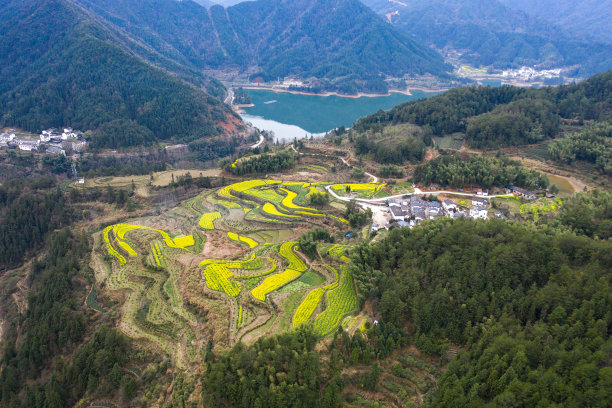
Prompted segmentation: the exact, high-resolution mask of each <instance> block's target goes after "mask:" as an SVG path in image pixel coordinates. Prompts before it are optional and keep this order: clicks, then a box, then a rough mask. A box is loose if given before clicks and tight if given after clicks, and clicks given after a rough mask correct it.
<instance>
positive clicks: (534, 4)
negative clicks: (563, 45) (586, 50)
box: [501, 0, 612, 43]
mask: <svg viewBox="0 0 612 408" xmlns="http://www.w3.org/2000/svg"><path fill="white" fill-rule="evenodd" d="M501 2H502V3H504V4H505V5H506V6H508V7H510V8H514V9H517V10H522V11H524V12H525V13H527V14H531V15H534V16H538V17H540V18H541V19H543V20H547V21H550V22H552V23H555V24H557V25H559V26H561V27H563V29H565V30H567V31H569V32H571V33H575V34H577V35H581V36H583V37H587V38H595V39H599V40H601V41H606V42H608V43H612V24H610V21H612V2H609V1H601V0H577V1H576V0H572V1H569V0H554V1H553V0H501Z"/></svg>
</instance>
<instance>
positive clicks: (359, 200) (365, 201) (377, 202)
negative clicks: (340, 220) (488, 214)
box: [325, 184, 509, 205]
mask: <svg viewBox="0 0 612 408" xmlns="http://www.w3.org/2000/svg"><path fill="white" fill-rule="evenodd" d="M332 185H333V184H330V185H328V186H325V189H326V190H327V191H328V192H329V193H330V194H331V195H332V196H333V197H334V198H336V199H338V200H341V201H351V200H355V201H356V202H357V203H363V204H373V205H382V203H384V202H385V201H387V200H392V199H394V198H401V197H404V196H410V195H425V194H431V195H438V194H451V195H458V196H463V197H480V198H486V199H489V198H498V197H509V195H507V194H503V195H491V196H479V195H476V194H470V193H458V192H455V191H446V190H438V191H421V190H420V189H418V188H415V189H414V193H404V194H396V195H392V196H388V197H382V198H372V199H367V198H349V197H342V196H339V195H338V194H336V193H335V192H334V190H333V189H332V188H331V187H332Z"/></svg>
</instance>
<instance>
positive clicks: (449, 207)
mask: <svg viewBox="0 0 612 408" xmlns="http://www.w3.org/2000/svg"><path fill="white" fill-rule="evenodd" d="M442 207H444V211H446V212H447V213H449V212H455V211H457V210H458V207H457V204H455V202H454V201H453V200H450V199H446V200H444V201H442Z"/></svg>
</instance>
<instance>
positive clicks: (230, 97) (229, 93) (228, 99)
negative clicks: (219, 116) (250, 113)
mask: <svg viewBox="0 0 612 408" xmlns="http://www.w3.org/2000/svg"><path fill="white" fill-rule="evenodd" d="M233 100H234V91H232V89H231V88H229V89H228V90H227V96H226V97H225V100H224V101H223V102H224V103H225V104H226V105H231V104H232V101H233Z"/></svg>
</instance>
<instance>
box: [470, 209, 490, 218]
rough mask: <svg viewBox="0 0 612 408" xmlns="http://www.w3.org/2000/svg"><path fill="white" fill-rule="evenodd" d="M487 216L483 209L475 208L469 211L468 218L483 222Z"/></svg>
mask: <svg viewBox="0 0 612 408" xmlns="http://www.w3.org/2000/svg"><path fill="white" fill-rule="evenodd" d="M488 216H489V214H488V213H487V210H486V208H484V207H480V206H476V207H474V208H472V209H471V210H470V217H472V218H474V219H478V218H481V219H483V220H486V219H487V218H488Z"/></svg>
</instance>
